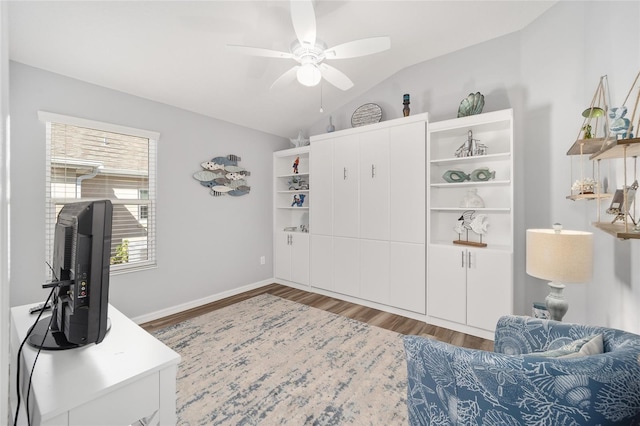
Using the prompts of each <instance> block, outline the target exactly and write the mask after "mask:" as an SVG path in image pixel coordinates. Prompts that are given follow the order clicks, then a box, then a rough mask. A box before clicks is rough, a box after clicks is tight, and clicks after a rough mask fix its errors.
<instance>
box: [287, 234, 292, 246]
mask: <svg viewBox="0 0 640 426" xmlns="http://www.w3.org/2000/svg"><path fill="white" fill-rule="evenodd" d="M287 245H288V246H290V245H291V234H287Z"/></svg>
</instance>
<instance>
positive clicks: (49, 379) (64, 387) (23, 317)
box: [11, 305, 180, 419]
mask: <svg viewBox="0 0 640 426" xmlns="http://www.w3.org/2000/svg"><path fill="white" fill-rule="evenodd" d="M31 306H32V305H25V306H17V307H13V308H11V327H12V335H13V336H15V337H17V338H18V339H19V341H20V342H21V341H22V339H24V336H25V335H26V332H27V330H28V328H29V327H30V326H31V325H32V324H33V322H34V321H35V319H36V317H37V315H30V314H29V308H30V307H31ZM48 315H49V316H50V314H48ZM108 316H109V319H110V320H111V329H110V330H109V332H108V333H107V335H106V336H105V338H104V340H103V341H102V342H101V343H100V344H97V345H96V344H90V345H86V346H81V347H79V348H75V349H69V350H63V351H46V350H42V351H41V352H40V355H39V356H38V362H37V363H36V367H35V371H34V373H33V385H32V388H31V394H32V395H33V397H34V400H35V401H34V402H35V403H36V405H37V408H38V411H39V412H40V415H41V416H42V418H43V419H44V418H52V417H55V416H57V415H59V414H61V413H64V412H66V411H68V410H71V409H72V408H75V407H79V406H80V405H82V404H84V403H86V402H88V401H91V400H94V399H96V398H98V397H100V396H102V395H104V394H106V393H108V392H111V391H112V390H114V389H117V388H119V387H121V386H124V385H126V384H128V383H131V382H133V381H135V380H137V379H138V378H140V377H143V376H146V375H149V374H152V373H154V372H157V371H160V370H162V369H164V368H165V367H167V366H168V365H171V364H178V363H179V362H180V355H179V354H178V353H176V352H174V351H173V350H172V349H170V348H169V347H167V346H166V345H164V344H163V343H162V342H160V341H159V340H158V339H156V338H155V337H153V336H152V335H151V334H149V333H147V332H146V331H145V330H143V329H142V328H140V327H139V326H138V325H136V324H135V323H134V322H133V321H131V320H130V319H129V318H127V317H126V316H124V315H123V314H122V313H121V312H120V311H118V310H117V309H116V308H114V307H113V306H111V305H109V313H108ZM46 317H47V315H46V314H45V315H43V318H46ZM18 344H19V342H18ZM37 352H38V350H37V349H35V348H33V347H31V346H29V345H27V344H25V345H24V348H23V350H22V354H23V357H24V358H23V359H24V361H25V364H24V365H25V366H26V367H27V368H26V371H25V370H23V371H21V374H20V375H21V376H22V377H24V376H23V374H26V375H27V377H28V374H29V373H30V372H31V367H32V366H33V362H34V360H35V357H36V354H37ZM12 362H15V360H12ZM132 403H133V401H132ZM114 409H116V410H117V407H114Z"/></svg>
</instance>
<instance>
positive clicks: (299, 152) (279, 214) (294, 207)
mask: <svg viewBox="0 0 640 426" xmlns="http://www.w3.org/2000/svg"><path fill="white" fill-rule="evenodd" d="M294 163H295V164H297V167H296V168H294ZM296 172H297V173H296ZM310 177H311V176H310V174H309V146H304V147H300V148H292V149H287V150H283V151H278V152H274V153H273V179H274V182H273V186H274V188H273V189H274V190H273V195H274V200H273V206H274V213H273V241H274V244H273V246H274V247H273V253H274V254H273V256H274V259H273V269H274V277H275V278H276V279H279V280H282V283H287V284H289V285H291V284H293V285H295V284H298V285H303V286H307V285H308V284H309V206H310V203H311V196H310V195H311V181H310Z"/></svg>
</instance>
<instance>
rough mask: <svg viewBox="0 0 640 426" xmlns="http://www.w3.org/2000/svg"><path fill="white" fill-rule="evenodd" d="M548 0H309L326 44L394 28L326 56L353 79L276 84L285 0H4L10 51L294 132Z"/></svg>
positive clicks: (82, 76) (534, 13)
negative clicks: (338, 55)
mask: <svg viewBox="0 0 640 426" xmlns="http://www.w3.org/2000/svg"><path fill="white" fill-rule="evenodd" d="M554 3H555V1H483V0H474V1H326V0H318V1H316V2H315V13H316V19H317V33H318V38H320V39H322V40H323V41H324V42H325V43H326V44H327V45H328V46H334V45H338V44H341V43H345V42H348V41H352V40H356V39H361V38H367V37H374V36H382V35H386V36H390V37H391V49H390V50H387V51H385V52H382V53H377V54H374V55H371V56H365V57H360V58H352V59H341V60H334V61H331V62H330V65H332V66H334V67H336V68H338V69H339V70H341V71H342V72H344V73H345V74H346V75H347V76H348V77H349V78H350V79H351V80H352V81H353V82H354V84H355V85H354V87H353V88H351V89H350V90H348V91H341V90H339V89H337V88H335V87H333V86H331V85H330V84H328V83H326V82H325V83H323V84H321V85H318V86H316V87H305V86H302V85H300V84H298V83H297V82H294V83H292V84H291V85H289V86H286V87H284V88H282V89H279V90H270V86H271V84H272V83H273V82H274V81H275V80H276V79H277V78H278V77H279V76H280V75H281V74H282V73H283V72H285V71H286V70H287V69H289V68H291V66H292V65H294V63H293V62H292V60H291V59H279V58H262V57H251V56H245V55H241V54H238V53H236V52H233V51H231V50H230V49H228V48H226V46H227V45H228V44H237V45H248V46H256V47H262V48H267V49H274V50H283V51H289V48H290V45H291V43H292V42H293V41H294V40H295V39H296V36H295V32H294V29H293V26H292V23H291V17H290V14H289V2H288V1H266V0H265V1H193V2H192V1H107V2H102V1H42V2H39V1H11V2H10V6H9V24H10V32H9V46H10V59H12V60H15V61H17V62H21V63H24V64H27V65H31V66H34V67H38V68H42V69H45V70H49V71H52V72H55V73H59V74H63V75H66V76H69V77H73V78H76V79H79V80H83V81H87V82H90V83H95V84H98V85H101V86H105V87H108V88H111V89H115V90H118V91H122V92H126V93H130V94H133V95H136V96H140V97H143V98H147V99H151V100H154V101H158V102H162V103H166V104H169V105H174V106H177V107H180V108H183V109H186V110H189V111H193V112H196V113H200V114H203V115H207V116H211V117H215V118H218V119H222V120H225V121H229V122H232V123H236V124H239V125H242V126H246V127H250V128H253V129H257V130H260V131H264V132H267V133H271V134H274V135H279V136H284V137H294V136H295V135H296V134H297V133H298V129H300V128H304V127H308V126H309V125H311V124H313V123H315V122H316V121H318V120H319V119H321V118H322V115H321V114H320V112H319V105H320V97H321V91H322V102H323V106H324V110H325V111H328V112H330V111H331V110H332V109H335V108H337V107H339V106H341V105H344V104H345V103H348V102H349V101H350V100H352V99H354V98H356V97H357V96H359V95H360V94H362V93H364V92H366V91H367V90H368V89H370V88H371V87H373V86H375V85H376V84H378V83H380V82H382V81H383V80H385V79H387V78H389V77H390V76H392V75H393V74H394V73H396V72H398V71H399V70H401V69H403V68H406V67H408V66H411V65H414V64H416V63H419V62H423V61H425V60H428V59H431V58H435V57H438V56H441V55H444V54H447V53H449V52H453V51H456V50H459V49H462V48H465V47H468V46H471V45H474V44H477V43H481V42H483V41H486V40H490V39H492V38H496V37H499V36H502V35H505V34H508V33H511V32H514V31H518V30H520V29H522V28H524V27H526V26H527V25H528V24H529V23H530V22H531V21H533V20H534V19H536V18H537V17H538V16H539V15H540V14H542V13H544V12H545V11H546V10H547V9H548V8H549V7H551V6H552V5H553V4H554Z"/></svg>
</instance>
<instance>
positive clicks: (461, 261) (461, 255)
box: [460, 250, 464, 268]
mask: <svg viewBox="0 0 640 426" xmlns="http://www.w3.org/2000/svg"><path fill="white" fill-rule="evenodd" d="M460 267H461V268H464V250H463V251H461V252H460Z"/></svg>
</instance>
